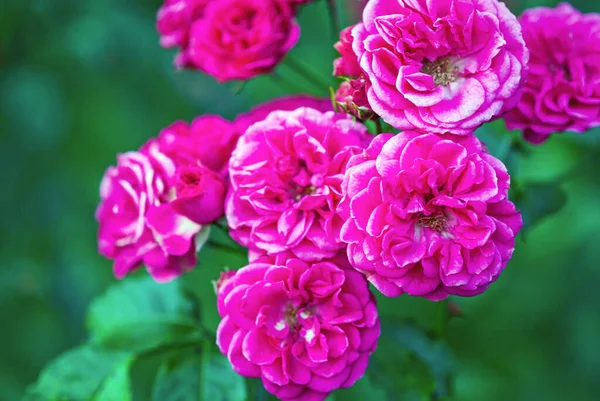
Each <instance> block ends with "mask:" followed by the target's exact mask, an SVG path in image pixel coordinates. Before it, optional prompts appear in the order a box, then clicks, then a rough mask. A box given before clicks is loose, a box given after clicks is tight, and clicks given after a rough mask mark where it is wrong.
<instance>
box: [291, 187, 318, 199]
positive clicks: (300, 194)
mask: <svg viewBox="0 0 600 401" xmlns="http://www.w3.org/2000/svg"><path fill="white" fill-rule="evenodd" d="M316 190H317V187H315V186H314V185H308V186H306V187H300V186H298V187H296V190H295V194H296V195H295V196H294V200H295V201H296V202H298V201H299V200H300V199H302V198H304V197H305V196H306V195H312V194H314V193H315V191H316Z"/></svg>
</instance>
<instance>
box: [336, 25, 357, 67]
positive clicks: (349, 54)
mask: <svg viewBox="0 0 600 401" xmlns="http://www.w3.org/2000/svg"><path fill="white" fill-rule="evenodd" d="M352 28H354V25H353V26H349V27H347V28H344V29H342V31H341V32H340V40H339V42H337V43H336V44H335V45H333V47H335V50H337V51H338V52H339V53H340V57H338V58H336V59H335V60H334V61H333V75H334V76H336V77H339V76H347V77H359V76H361V75H362V70H361V69H360V66H359V65H358V58H357V57H356V54H354V50H352Z"/></svg>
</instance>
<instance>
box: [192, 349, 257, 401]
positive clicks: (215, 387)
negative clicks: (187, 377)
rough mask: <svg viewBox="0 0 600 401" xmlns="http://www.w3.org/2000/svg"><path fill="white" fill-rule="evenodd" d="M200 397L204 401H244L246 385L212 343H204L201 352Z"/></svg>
mask: <svg viewBox="0 0 600 401" xmlns="http://www.w3.org/2000/svg"><path fill="white" fill-rule="evenodd" d="M201 389H202V390H201V395H202V398H201V399H202V400H204V401H244V400H245V399H246V383H245V381H244V378H243V377H242V376H240V375H238V374H237V373H235V372H234V371H233V369H232V368H231V364H230V363H229V361H228V360H227V358H226V357H225V356H223V355H222V354H221V353H220V352H218V350H217V349H216V347H215V345H214V344H213V343H210V342H208V341H205V343H204V347H203V350H202V383H201Z"/></svg>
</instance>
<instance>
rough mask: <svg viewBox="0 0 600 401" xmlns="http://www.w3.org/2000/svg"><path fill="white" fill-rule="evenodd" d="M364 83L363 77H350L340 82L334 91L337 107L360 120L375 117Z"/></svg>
mask: <svg viewBox="0 0 600 401" xmlns="http://www.w3.org/2000/svg"><path fill="white" fill-rule="evenodd" d="M366 85H367V82H366V80H365V79H364V77H362V78H358V79H351V80H348V81H344V82H342V84H341V85H340V87H339V88H338V90H337V91H336V93H335V101H336V102H337V104H338V107H340V108H342V109H343V110H344V111H345V112H346V113H349V114H351V115H353V116H354V117H356V118H358V119H359V120H362V121H365V120H370V119H371V118H373V117H376V116H375V113H374V112H373V110H371V107H370V106H369V101H368V99H367V92H366V91H365V88H366Z"/></svg>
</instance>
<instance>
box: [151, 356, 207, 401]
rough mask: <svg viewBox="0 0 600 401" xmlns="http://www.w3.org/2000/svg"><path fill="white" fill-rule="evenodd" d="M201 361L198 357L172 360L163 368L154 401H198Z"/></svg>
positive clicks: (157, 379) (166, 362)
mask: <svg viewBox="0 0 600 401" xmlns="http://www.w3.org/2000/svg"><path fill="white" fill-rule="evenodd" d="M200 376H201V360H200V358H199V357H197V356H195V357H194V356H192V357H187V358H183V357H181V356H179V357H177V358H171V359H170V360H167V361H165V363H164V364H163V365H162V366H161V368H160V370H159V372H158V375H157V378H156V382H155V384H154V389H153V391H152V401H198V400H200V398H199V391H200Z"/></svg>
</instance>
